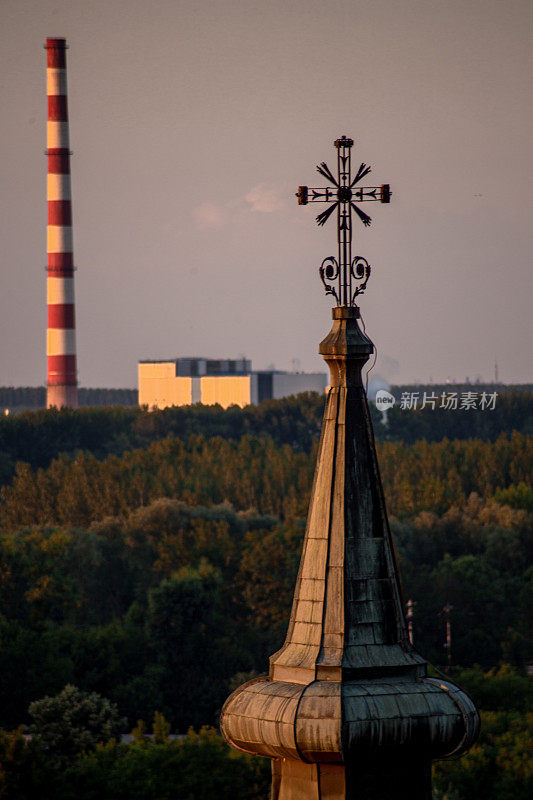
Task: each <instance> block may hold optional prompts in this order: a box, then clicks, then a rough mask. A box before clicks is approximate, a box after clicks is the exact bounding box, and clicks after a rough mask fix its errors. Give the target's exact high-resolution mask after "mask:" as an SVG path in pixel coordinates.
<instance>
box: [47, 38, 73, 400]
mask: <svg viewBox="0 0 533 800" xmlns="http://www.w3.org/2000/svg"><path fill="white" fill-rule="evenodd" d="M45 48H46V56H47V57H46V67H47V69H46V78H47V94H48V126H47V137H46V138H47V151H46V154H47V158H48V187H47V199H48V228H47V239H48V246H47V250H48V266H47V272H48V275H47V302H48V329H47V335H46V355H47V361H48V364H47V370H48V374H47V395H46V405H47V407H48V408H50V407H51V406H56V407H57V408H61V407H62V406H67V407H69V408H77V407H78V381H77V370H76V329H75V324H74V263H73V256H72V208H71V199H70V149H69V146H70V143H69V131H68V111H67V63H66V48H67V43H66V40H65V39H47V40H46V45H45Z"/></svg>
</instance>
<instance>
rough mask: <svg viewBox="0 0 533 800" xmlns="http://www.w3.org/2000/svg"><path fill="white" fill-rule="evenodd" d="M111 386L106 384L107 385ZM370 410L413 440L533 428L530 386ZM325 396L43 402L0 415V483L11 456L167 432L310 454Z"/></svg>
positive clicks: (118, 447)
mask: <svg viewBox="0 0 533 800" xmlns="http://www.w3.org/2000/svg"><path fill="white" fill-rule="evenodd" d="M109 391H112V390H109ZM370 411H371V415H372V421H373V425H374V432H375V435H376V438H377V439H378V440H381V441H403V442H406V443H412V442H414V441H417V440H419V439H423V438H425V439H426V440H427V441H429V442H433V441H442V440H443V439H445V438H447V439H468V438H477V439H483V440H486V441H495V440H496V439H497V438H498V437H499V436H500V435H501V434H502V433H506V434H508V433H510V432H511V431H513V430H515V431H518V432H522V433H524V434H528V433H529V434H530V433H532V432H533V393H531V392H514V391H509V392H506V393H505V394H502V395H501V396H500V397H499V398H498V401H497V404H496V407H495V409H494V410H493V411H489V410H486V409H485V410H483V411H482V410H477V411H476V410H469V411H465V410H456V411H450V410H445V409H439V408H435V410H432V409H430V408H425V409H423V410H420V409H418V410H411V411H409V410H403V409H400V408H399V407H398V406H396V407H394V408H392V409H391V410H390V411H389V412H388V415H387V424H386V425H384V424H383V420H382V415H381V414H380V413H379V412H378V411H377V409H376V408H375V406H374V404H373V403H371V404H370ZM323 412H324V397H322V396H320V395H318V394H313V393H308V394H300V395H298V396H297V397H289V398H285V399H283V400H269V401H266V402H264V403H261V404H260V405H258V406H247V407H246V408H239V407H237V406H232V407H231V408H228V409H226V410H224V409H222V408H221V407H220V406H202V405H200V404H198V405H194V406H180V407H173V408H166V409H163V410H160V411H147V410H146V409H141V408H137V407H135V408H119V407H110V408H103V407H102V408H80V409H78V410H77V411H72V410H69V409H62V410H61V411H58V410H56V409H50V410H48V411H46V410H42V411H37V412H26V413H24V414H20V415H16V416H7V417H1V416H0V485H1V484H3V483H8V482H9V481H10V480H11V479H12V477H13V475H14V471H15V465H16V463H17V462H18V461H24V462H25V463H27V464H29V465H30V466H31V467H33V468H37V467H46V466H48V464H50V462H51V461H52V459H54V458H56V457H57V456H58V455H59V454H60V453H65V454H68V453H69V454H77V453H79V452H80V451H86V452H88V453H92V454H93V455H94V456H95V457H96V458H98V459H102V458H105V457H106V456H108V455H110V454H114V455H121V454H122V453H124V452H125V451H126V450H135V449H138V448H147V447H148V446H149V445H150V444H152V443H153V442H155V441H159V440H161V439H165V438H167V437H169V436H172V437H176V438H179V439H187V438H188V437H189V436H190V435H191V434H196V435H201V436H204V437H205V438H206V439H211V438H213V437H217V436H218V437H222V438H224V439H228V440H229V439H231V440H239V439H241V438H242V437H243V436H245V435H250V436H255V437H261V438H270V439H272V441H273V442H274V443H275V444H276V445H277V446H282V445H289V446H290V447H291V448H293V449H295V450H298V451H302V452H305V453H310V452H311V451H312V449H313V446H314V444H315V443H316V441H317V439H318V437H319V435H320V428H321V425H322V416H323Z"/></svg>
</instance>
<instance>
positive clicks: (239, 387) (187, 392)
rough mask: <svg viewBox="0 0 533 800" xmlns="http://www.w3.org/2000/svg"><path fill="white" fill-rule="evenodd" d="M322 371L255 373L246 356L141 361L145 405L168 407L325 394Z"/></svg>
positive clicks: (226, 404) (243, 403)
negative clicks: (230, 358) (226, 358)
mask: <svg viewBox="0 0 533 800" xmlns="http://www.w3.org/2000/svg"><path fill="white" fill-rule="evenodd" d="M326 383H327V377H326V374H325V373H322V372H280V371H278V370H266V371H259V372H253V371H252V365H251V362H250V361H248V360H246V359H239V360H214V359H205V358H176V359H172V360H167V361H140V362H139V405H140V406H147V407H148V408H150V409H151V408H167V407H168V406H184V405H191V404H193V403H203V404H204V405H215V404H218V405H220V406H222V408H228V407H229V406H232V405H237V406H241V408H242V407H243V406H247V405H250V404H251V403H260V402H262V401H263V400H269V399H278V398H281V397H288V396H290V395H293V394H298V393H299V392H320V393H322V392H324V390H325V388H326Z"/></svg>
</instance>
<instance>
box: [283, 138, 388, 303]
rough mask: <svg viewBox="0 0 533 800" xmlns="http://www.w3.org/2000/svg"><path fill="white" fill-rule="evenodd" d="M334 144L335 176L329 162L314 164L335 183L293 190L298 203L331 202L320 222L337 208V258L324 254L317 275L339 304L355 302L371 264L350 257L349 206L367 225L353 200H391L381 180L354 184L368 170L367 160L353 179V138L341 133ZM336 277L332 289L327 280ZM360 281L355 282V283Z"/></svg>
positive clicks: (364, 217) (318, 218) (367, 276)
mask: <svg viewBox="0 0 533 800" xmlns="http://www.w3.org/2000/svg"><path fill="white" fill-rule="evenodd" d="M333 144H334V145H335V147H336V148H337V168H338V178H337V179H335V178H334V176H333V174H332V173H331V171H330V169H329V167H328V165H327V164H326V163H325V161H323V162H322V163H321V164H319V165H318V166H317V170H318V172H320V174H321V175H322V176H323V177H324V178H326V179H327V180H328V181H329V182H330V183H332V184H333V186H334V187H335V188H334V189H331V188H329V187H326V188H313V187H310V186H299V187H298V191H297V193H296V197H297V198H298V204H299V205H301V206H305V205H307V203H330V204H331V205H330V206H329V208H327V209H326V210H325V211H323V212H322V213H321V214H319V215H318V216H317V218H316V221H317V223H318V224H319V225H325V223H326V222H327V221H328V219H329V218H330V216H331V215H332V214H333V212H334V211H335V209H337V220H338V225H337V239H338V244H339V254H338V259H337V258H334V256H329V257H328V258H325V259H324V261H323V262H322V266H321V267H320V270H319V272H320V277H321V279H322V283H323V284H324V286H325V289H326V294H332V295H333V296H334V297H335V298H336V300H337V305H339V306H353V305H355V298H356V297H357V295H358V294H362V292H364V290H365V288H366V284H367V281H368V278H369V277H370V265H369V263H368V261H367V260H366V258H363V257H362V256H356V257H355V258H354V259H353V261H352V210H353V211H355V213H356V214H357V216H358V217H359V219H360V220H361V222H362V223H363V225H370V222H371V218H370V217H369V216H368V214H365V212H364V211H362V210H361V209H360V208H359V207H358V206H356V205H355V202H354V200H356V201H357V202H358V203H364V202H366V201H368V200H379V202H380V203H390V196H391V191H390V186H389V184H388V183H384V184H382V185H381V186H364V187H361V186H360V187H358V188H354V187H355V186H356V184H358V183H359V181H360V180H362V179H363V178H364V177H365V176H366V175H368V173H369V172H370V171H371V169H370V167H367V165H366V164H361V166H360V167H359V169H358V170H357V174H356V175H355V177H354V178H353V180H352V172H351V169H352V167H351V154H350V151H351V148H352V147H353V139H348V138H347V137H346V136H341V138H340V139H336V140H335V141H334V142H333ZM336 280H337V281H338V285H337V288H336V289H335V287H334V286H332V285H331V283H327V281H336ZM358 281H361V282H360V283H359V284H358V285H355V284H356V283H357V282H358Z"/></svg>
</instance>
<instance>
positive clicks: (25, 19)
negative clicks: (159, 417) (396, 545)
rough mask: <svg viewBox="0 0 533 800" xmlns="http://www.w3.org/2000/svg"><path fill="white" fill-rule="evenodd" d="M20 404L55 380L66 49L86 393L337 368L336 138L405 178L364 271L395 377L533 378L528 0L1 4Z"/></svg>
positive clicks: (385, 171) (9, 303) (380, 172)
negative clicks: (209, 367)
mask: <svg viewBox="0 0 533 800" xmlns="http://www.w3.org/2000/svg"><path fill="white" fill-rule="evenodd" d="M0 15H1V17H0V42H1V49H0V59H1V62H2V64H1V76H2V78H1V82H0V85H1V108H2V125H1V133H0V136H1V146H2V156H3V157H2V161H1V167H0V170H1V173H0V175H1V187H2V190H1V220H2V236H1V245H0V248H1V249H0V258H1V264H2V266H1V268H2V291H1V296H0V314H1V320H2V336H1V340H0V385H11V384H14V385H33V386H35V385H39V384H42V383H43V382H44V380H45V375H46V368H45V326H46V306H45V277H46V274H45V269H44V267H45V264H46V236H45V233H46V229H45V226H46V195H45V191H46V159H45V156H44V154H43V152H44V149H45V147H46V139H45V136H46V133H45V131H46V82H45V77H46V71H45V51H44V50H43V44H44V41H45V38H46V37H47V36H64V37H66V38H67V41H68V44H69V47H70V49H69V51H68V55H67V68H68V87H69V112H70V133H71V147H72V150H73V151H74V155H73V158H72V193H73V217H74V258H75V263H76V265H77V267H78V271H77V273H76V316H77V339H78V368H79V379H80V385H81V386H135V385H136V370H137V361H138V360H139V359H143V358H167V357H176V356H179V355H201V356H207V357H211V358H218V357H220V358H224V357H229V358H232V357H233V358H234V357H237V356H240V355H243V354H244V355H246V356H247V357H248V358H251V359H252V362H253V365H254V366H255V367H256V368H264V367H267V366H269V365H271V364H275V365H276V367H277V368H279V369H290V368H291V365H292V362H293V359H299V362H296V363H297V365H299V366H300V368H302V369H306V370H316V369H319V370H320V369H323V368H324V366H325V365H324V364H323V362H322V359H321V358H320V357H319V356H318V355H317V354H316V352H317V347H318V343H319V341H320V340H321V339H322V338H323V337H324V335H325V334H326V333H327V331H328V330H329V328H330V310H329V309H330V306H331V301H330V299H329V298H326V297H325V296H324V294H323V289H322V285H321V283H320V280H319V278H318V274H317V270H318V267H319V265H320V263H321V262H322V260H323V259H324V258H325V257H326V256H328V255H333V254H335V252H336V238H335V226H334V219H332V220H331V221H330V222H329V223H328V224H327V225H326V226H325V227H324V228H317V226H316V224H315V222H314V215H315V214H316V213H317V206H307V207H299V206H298V205H297V203H296V199H295V198H294V192H295V191H296V189H297V187H298V185H299V184H308V185H321V184H322V183H323V179H322V178H321V177H320V176H318V174H317V173H316V172H315V165H316V164H317V163H319V162H320V161H323V160H326V161H327V162H328V163H329V164H330V166H332V167H333V166H334V163H335V152H336V151H335V150H334V148H333V146H332V142H333V140H334V139H335V138H337V137H338V136H340V135H342V134H347V135H348V136H351V137H352V138H353V139H355V142H356V146H355V148H354V151H353V158H354V161H356V162H357V163H359V160H361V161H365V162H366V163H368V164H370V165H372V167H373V174H372V176H371V177H372V179H374V180H375V182H376V183H378V184H379V183H384V182H389V183H390V184H391V188H392V191H393V192H394V194H393V200H392V203H391V205H390V206H386V205H380V204H373V205H370V204H369V205H368V206H366V210H369V211H370V213H371V214H372V216H373V223H372V226H371V227H370V228H363V227H362V225H360V224H359V223H358V222H356V223H355V228H356V237H355V247H354V253H355V254H358V255H363V256H365V257H366V258H367V259H368V260H369V261H370V263H371V264H372V266H373V272H372V276H371V278H370V281H369V284H368V288H367V293H366V294H365V295H364V296H363V298H362V299H361V304H360V305H361V309H362V312H363V315H364V320H365V323H366V329H367V332H368V333H369V335H370V336H371V338H372V339H373V341H374V342H375V343H376V344H377V347H378V352H379V358H378V364H377V366H376V371H378V372H380V373H381V374H383V375H385V377H387V378H388V379H389V380H392V381H394V382H407V381H415V380H417V381H427V380H429V379H430V378H433V379H434V380H435V381H437V380H443V379H446V378H451V379H454V378H455V379H457V380H463V379H464V378H465V377H466V376H468V377H470V379H472V380H475V378H476V377H477V376H480V377H482V378H484V379H490V378H492V376H493V374H494V361H495V359H497V361H498V365H499V371H500V378H501V380H503V381H506V382H524V381H531V380H532V379H533V369H532V366H533V364H532V322H531V318H532V314H531V307H532V300H533V291H532V289H533V286H532V277H531V275H532V270H531V249H532V248H531V245H532V235H531V231H532V227H533V223H532V219H533V214H532V206H533V201H532V191H533V190H532V185H533V183H532V177H533V176H532V157H531V147H532V138H533V137H532V124H531V122H532V89H533V85H532V84H533V57H532V49H533V48H532V47H531V41H532V37H533V2H531V0H329V1H328V2H324V0H283V1H281V0H262V1H261V2H259V1H258V0H210V2H207V0H194V1H193V0H187V1H186V2H185V1H184V0H152V2H147V1H146V0H83V2H80V1H79V0H68V2H67V1H66V0H0Z"/></svg>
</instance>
